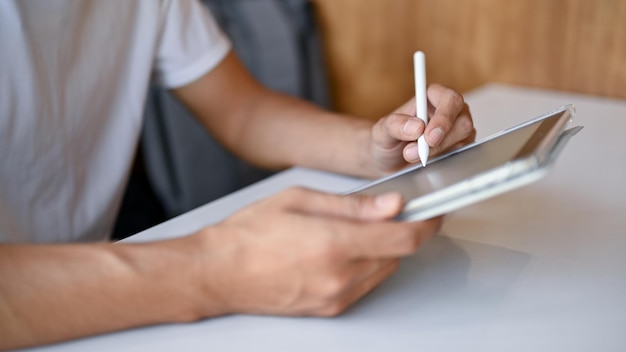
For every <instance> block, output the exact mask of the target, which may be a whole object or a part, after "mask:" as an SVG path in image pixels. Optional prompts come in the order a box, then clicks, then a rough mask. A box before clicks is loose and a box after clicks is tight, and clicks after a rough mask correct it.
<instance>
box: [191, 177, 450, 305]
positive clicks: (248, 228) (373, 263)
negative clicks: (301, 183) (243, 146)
mask: <svg viewBox="0 0 626 352" xmlns="http://www.w3.org/2000/svg"><path fill="white" fill-rule="evenodd" d="M402 205H403V201H402V198H401V196H400V195H399V194H397V193H389V194H386V195H382V196H378V197H371V196H338V195H330V194H324V193H320V192H316V191H311V190H306V189H302V188H293V189H289V190H286V191H283V192H282V193H279V194H278V195H276V196H274V197H270V198H267V199H265V200H262V201H260V202H257V203H255V204H252V205H251V206H249V207H247V208H244V209H242V210H241V211H239V212H237V213H235V214H234V215H232V216H231V217H229V218H228V219H226V220H225V221H223V222H222V223H219V224H217V225H215V226H211V227H208V228H205V229H204V230H202V231H200V232H199V233H198V234H196V236H199V237H200V239H201V241H200V242H201V243H203V247H204V251H203V253H205V254H203V255H202V258H198V259H200V260H201V262H202V263H203V265H201V266H200V267H204V268H206V271H205V274H204V277H203V279H204V280H205V282H206V288H205V289H206V292H207V296H208V297H207V300H206V302H207V304H208V305H209V306H207V307H206V310H205V313H206V315H208V316H212V315H220V314H229V313H249V314H268V315H313V316H334V315H337V314H339V313H341V312H342V311H344V310H345V309H346V308H347V307H348V306H350V305H351V304H352V303H354V302H355V301H357V300H358V299H359V298H361V297H363V296H364V295H365V294H367V293H368V292H369V291H371V290H372V289H373V288H375V287H376V286H377V285H379V284H380V283H381V282H382V281H383V280H385V279H386V278H388V277H389V276H390V275H391V274H392V273H393V272H394V271H395V270H396V268H397V266H398V260H399V258H400V257H403V256H406V255H410V254H412V253H413V252H414V251H415V250H416V249H417V248H418V247H419V245H420V244H421V243H422V242H423V241H424V240H425V239H427V238H428V237H430V236H432V235H433V234H435V233H436V232H437V231H438V229H439V227H440V225H441V219H440V218H437V219H433V220H429V221H425V222H397V221H393V220H391V219H392V218H393V217H394V216H395V215H397V214H398V213H399V212H400V211H401V209H402Z"/></svg>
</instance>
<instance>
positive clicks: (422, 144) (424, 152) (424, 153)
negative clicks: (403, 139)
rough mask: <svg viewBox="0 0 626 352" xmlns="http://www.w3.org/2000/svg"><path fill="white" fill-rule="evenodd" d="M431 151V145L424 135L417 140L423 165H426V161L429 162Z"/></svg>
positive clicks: (418, 151) (418, 152)
mask: <svg viewBox="0 0 626 352" xmlns="http://www.w3.org/2000/svg"><path fill="white" fill-rule="evenodd" d="M429 151H430V147H429V146H428V143H426V139H425V138H424V136H423V135H422V136H421V137H420V138H419V139H418V140H417V154H418V155H419V157H420V161H421V162H422V166H426V163H427V162H428V154H429Z"/></svg>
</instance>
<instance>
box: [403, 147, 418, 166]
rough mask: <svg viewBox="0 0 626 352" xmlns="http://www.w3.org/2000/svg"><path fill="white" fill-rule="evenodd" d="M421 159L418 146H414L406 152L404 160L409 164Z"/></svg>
mask: <svg viewBox="0 0 626 352" xmlns="http://www.w3.org/2000/svg"><path fill="white" fill-rule="evenodd" d="M419 157H420V156H419V151H418V148H417V144H412V145H410V146H408V147H407V148H406V149H405V150H404V159H405V160H406V161H408V162H415V161H417V159H419Z"/></svg>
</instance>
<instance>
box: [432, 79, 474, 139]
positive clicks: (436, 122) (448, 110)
mask: <svg viewBox="0 0 626 352" xmlns="http://www.w3.org/2000/svg"><path fill="white" fill-rule="evenodd" d="M427 93H428V100H429V101H430V103H431V104H432V105H433V107H434V108H435V111H434V114H433V116H432V117H431V118H430V120H429V122H428V126H427V127H426V131H425V133H426V141H427V142H428V144H429V145H430V146H431V147H437V146H439V144H440V143H441V142H442V141H443V140H444V138H445V136H446V135H447V134H448V133H449V132H450V130H451V129H452V126H453V125H454V123H455V121H456V119H457V117H458V116H459V114H460V113H461V112H462V111H463V108H464V107H465V101H464V99H463V96H462V95H461V94H459V93H458V92H456V91H455V90H452V89H450V88H446V87H444V86H441V85H438V84H433V85H431V86H429V87H428V91H427Z"/></svg>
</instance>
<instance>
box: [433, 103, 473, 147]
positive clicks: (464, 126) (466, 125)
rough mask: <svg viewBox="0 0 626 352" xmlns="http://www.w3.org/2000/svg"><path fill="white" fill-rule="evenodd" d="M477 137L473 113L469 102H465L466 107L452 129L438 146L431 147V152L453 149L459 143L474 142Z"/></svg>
mask: <svg viewBox="0 0 626 352" xmlns="http://www.w3.org/2000/svg"><path fill="white" fill-rule="evenodd" d="M475 137H476V129H475V128H474V123H473V121H472V115H471V114H470V112H469V107H468V106H467V104H464V108H463V110H462V111H461V113H460V114H459V116H458V117H457V119H456V121H455V122H454V125H453V126H452V128H451V130H450V131H449V132H448V133H447V134H446V136H445V138H444V140H443V141H442V142H441V143H440V144H439V145H438V146H437V147H434V148H431V152H432V153H433V155H434V154H438V153H441V152H443V151H447V150H451V149H452V148H453V147H454V146H456V145H459V143H460V144H461V145H465V144H467V143H471V142H473V141H474V139H475Z"/></svg>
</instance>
